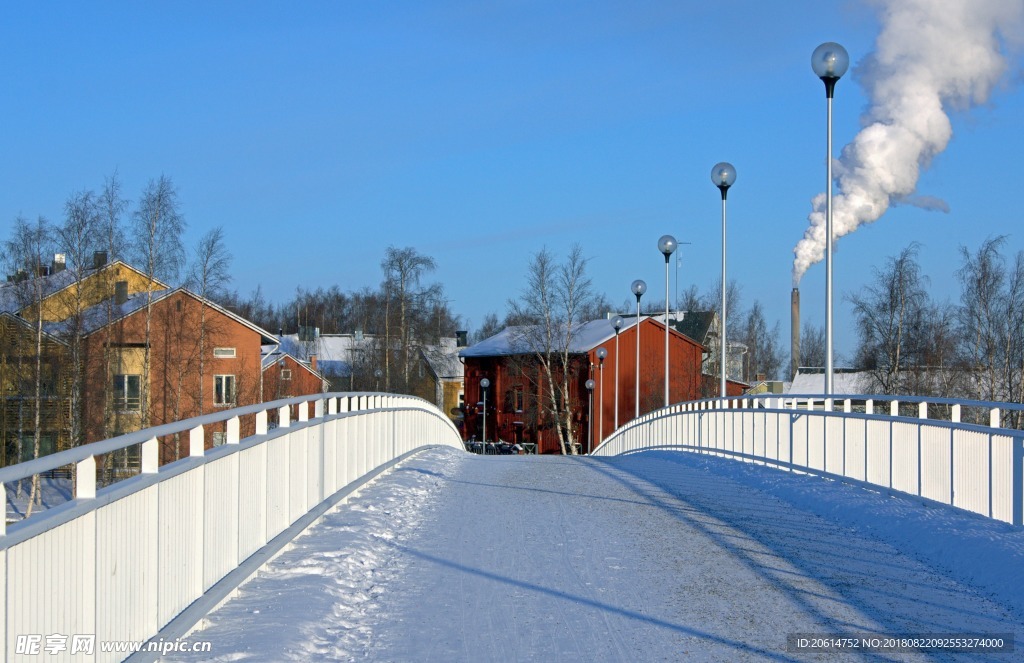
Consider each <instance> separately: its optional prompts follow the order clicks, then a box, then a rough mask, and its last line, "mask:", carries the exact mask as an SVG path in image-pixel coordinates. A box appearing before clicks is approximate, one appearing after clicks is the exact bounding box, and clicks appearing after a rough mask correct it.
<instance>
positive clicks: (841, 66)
mask: <svg viewBox="0 0 1024 663" xmlns="http://www.w3.org/2000/svg"><path fill="white" fill-rule="evenodd" d="M849 66H850V56H849V55H848V54H847V53H846V49H845V48H843V47H842V46H840V45H839V44H837V43H835V42H832V41H829V42H825V43H824V44H822V45H821V46H818V48H816V49H814V53H812V54H811V69H813V70H814V73H815V75H817V76H818V78H820V79H821V80H822V82H823V83H824V84H825V102H826V107H827V111H826V116H827V120H826V123H825V124H826V140H825V144H826V148H825V149H826V155H825V164H826V165H825V179H826V182H825V396H831V395H832V95H833V94H834V92H835V89H836V83H837V82H838V81H839V79H840V78H842V76H843V74H845V73H846V69H847V67H849Z"/></svg>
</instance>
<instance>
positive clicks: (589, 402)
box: [586, 378, 594, 456]
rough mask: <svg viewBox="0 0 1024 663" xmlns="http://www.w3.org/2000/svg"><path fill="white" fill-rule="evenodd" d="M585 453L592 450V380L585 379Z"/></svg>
mask: <svg viewBox="0 0 1024 663" xmlns="http://www.w3.org/2000/svg"><path fill="white" fill-rule="evenodd" d="M586 385H587V455H588V456H589V455H590V452H591V451H593V450H594V380H593V378H591V379H590V380H587V382H586Z"/></svg>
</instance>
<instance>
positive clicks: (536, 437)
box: [460, 317, 742, 453]
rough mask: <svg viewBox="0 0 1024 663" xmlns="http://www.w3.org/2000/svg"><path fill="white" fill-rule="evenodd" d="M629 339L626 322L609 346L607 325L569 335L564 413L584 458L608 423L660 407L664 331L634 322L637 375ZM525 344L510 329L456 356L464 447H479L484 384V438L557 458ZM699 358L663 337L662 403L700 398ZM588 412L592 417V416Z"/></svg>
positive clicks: (733, 386) (698, 352) (543, 387)
mask: <svg viewBox="0 0 1024 663" xmlns="http://www.w3.org/2000/svg"><path fill="white" fill-rule="evenodd" d="M637 332H638V325H637V324H636V318H635V317H634V318H631V319H627V320H626V322H625V325H624V327H623V328H622V329H621V330H620V332H619V334H618V341H617V342H616V334H615V330H614V328H613V327H612V325H611V322H610V321H609V320H605V319H600V320H594V321H591V322H587V323H584V324H581V325H579V326H578V328H577V329H575V330H574V333H573V334H572V339H571V341H570V355H571V360H570V365H569V372H570V379H569V384H570V387H569V403H568V404H567V407H568V408H569V410H570V411H571V413H572V416H571V420H572V422H573V426H574V427H575V433H576V435H575V437H576V439H577V440H579V441H580V447H581V448H580V450H581V451H582V452H584V453H585V452H587V451H588V450H589V449H590V448H592V447H594V446H596V445H597V444H599V443H600V440H601V439H602V437H607V436H608V435H609V434H611V432H612V431H613V430H614V429H615V423H616V419H617V421H618V424H619V425H620V426H621V425H622V424H624V423H626V422H628V421H629V420H630V419H632V418H633V417H634V416H635V415H636V412H637V409H639V412H640V414H645V413H647V412H650V411H652V410H656V409H658V408H660V407H663V406H664V405H665V325H664V323H663V322H662V321H661V320H658V319H656V318H652V317H644V318H641V321H640V324H639V340H640V349H639V350H640V352H639V367H638V366H637V345H636V344H637ZM527 337H528V334H524V333H523V328H517V327H510V328H507V329H505V330H503V331H502V332H501V333H499V334H497V335H495V336H492V337H491V338H489V339H486V340H484V341H481V342H480V343H477V344H476V345H474V346H472V347H469V348H466V349H464V350H463V351H462V352H461V353H460V356H461V357H462V358H463V360H464V361H465V364H466V399H465V403H466V406H465V410H466V412H465V417H466V419H465V426H464V428H463V435H464V437H465V438H466V439H469V438H470V437H474V436H475V437H476V438H477V439H481V437H482V435H483V417H482V416H481V413H482V411H483V403H482V401H483V394H482V391H481V388H480V380H481V379H483V378H487V379H488V380H490V387H489V389H488V390H487V392H488V402H487V415H486V416H487V438H488V439H489V440H493V439H496V438H498V439H502V440H506V441H513V442H519V443H526V444H535V445H536V446H537V451H538V453H557V452H559V450H560V446H559V442H558V431H557V430H556V429H555V428H554V424H553V422H551V421H549V420H548V419H549V417H546V416H544V414H543V412H544V411H545V410H546V408H545V407H542V405H543V404H544V403H545V401H544V400H543V399H548V398H549V396H548V391H547V390H548V385H547V383H546V381H545V380H543V379H541V378H540V377H539V376H540V375H541V371H540V370H539V369H540V364H539V361H538V360H537V359H536V357H535V356H534V355H532V353H531V352H530V351H529V347H530V346H529V343H528V342H526V338H527ZM599 348H604V349H605V351H606V352H607V357H606V358H605V360H604V361H603V362H601V361H599V359H598V357H597V354H598V352H597V351H598V349H599ZM704 351H705V348H704V346H702V345H701V344H700V343H698V342H696V341H694V340H693V339H691V338H689V337H688V336H685V335H683V334H681V333H679V332H678V331H676V330H675V329H671V328H670V329H669V402H670V403H678V402H682V401H690V400H698V399H700V398H703V397H704V396H703V395H702V394H705V393H708V392H707V383H708V382H709V381H713V379H714V378H713V376H705V375H703V374H702V373H701V363H702V359H703V355H704ZM616 366H617V370H618V379H617V380H616ZM638 368H639V375H640V381H639V382H640V389H639V394H638V392H637V379H636V378H637V370H638ZM556 379H559V378H556ZM588 379H593V380H594V383H595V384H594V390H593V394H592V397H593V403H592V404H591V403H590V401H589V396H590V394H588V392H587V389H586V382H587V380H588ZM616 384H617V385H618V389H617V392H618V401H617V402H618V417H617V418H616ZM728 389H729V393H730V395H738V394H740V393H742V385H740V384H739V383H732V382H730V383H729V387H728ZM638 399H639V404H638ZM588 411H592V413H593V414H592V416H591V415H590V414H589V413H588ZM591 421H593V429H592V430H591V427H590V426H591Z"/></svg>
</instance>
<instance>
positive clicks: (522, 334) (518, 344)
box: [459, 316, 661, 357]
mask: <svg viewBox="0 0 1024 663" xmlns="http://www.w3.org/2000/svg"><path fill="white" fill-rule="evenodd" d="M658 324H661V323H660V322H659V323H658ZM635 325H636V316H633V318H632V319H630V318H625V322H624V324H623V327H622V328H621V329H620V330H619V333H622V332H624V331H626V330H627V329H629V328H630V327H633V326H635ZM534 329H535V328H532V327H528V326H513V327H506V328H505V329H503V330H501V331H500V332H498V333H497V334H495V335H494V336H491V337H490V338H486V339H484V340H482V341H480V342H479V343H477V344H476V345H472V346H470V347H468V348H465V349H463V350H462V352H460V353H459V356H460V357H504V356H510V355H521V354H526V353H528V352H531V350H530V349H529V346H530V339H531V332H532V331H533V330H534ZM613 338H615V329H614V328H613V327H612V321H611V320H609V319H607V318H598V319H597V320H591V321H589V322H583V323H580V324H578V325H576V326H575V328H574V329H573V332H572V334H571V335H570V339H569V352H570V353H572V354H583V353H586V352H590V351H591V350H593V349H594V348H596V347H597V346H599V345H601V344H602V343H605V342H607V341H609V340H611V339H613ZM563 339H564V337H561V338H559V339H558V340H563ZM557 349H558V350H559V351H560V350H561V348H560V347H558V348H557Z"/></svg>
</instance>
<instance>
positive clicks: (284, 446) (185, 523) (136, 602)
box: [0, 394, 463, 661]
mask: <svg viewBox="0 0 1024 663" xmlns="http://www.w3.org/2000/svg"><path fill="white" fill-rule="evenodd" d="M310 403H312V404H313V407H314V412H313V413H312V417H310V416H309V414H310V413H309V405H310ZM295 406H297V411H298V421H295V422H292V421H290V420H289V412H290V411H291V409H292V407H295ZM272 410H275V411H277V412H278V417H279V424H278V426H277V427H276V428H273V429H271V430H268V424H267V422H268V416H267V415H268V412H269V411H272ZM243 416H254V417H255V428H256V434H255V435H254V436H252V437H249V438H246V439H244V440H240V439H239V429H240V425H239V421H240V417H243ZM220 422H224V423H223V424H221V423H220ZM214 424H218V425H224V426H225V432H226V435H225V439H226V444H224V445H223V446H218V447H215V448H213V449H210V450H206V449H204V448H203V446H204V445H203V440H204V435H203V431H204V426H212V425H214ZM174 433H183V434H185V435H187V436H188V438H189V440H190V446H189V453H190V456H189V457H187V458H184V459H182V460H180V461H177V462H174V463H172V464H169V465H165V466H163V467H158V466H157V465H158V446H157V445H158V441H157V438H158V437H162V436H165V435H170V434H174ZM133 445H141V466H142V474H140V475H138V476H136V477H133V478H130V479H126V480H124V481H121V482H119V483H116V484H113V485H111V486H109V487H107V488H102V489H100V490H97V489H96V485H97V483H96V465H97V461H96V458H97V456H102V455H103V454H107V453H110V452H113V451H117V450H120V449H125V448H128V447H132V446H133ZM431 445H446V446H452V447H456V448H458V449H462V448H463V445H462V442H461V439H460V437H459V434H458V432H457V431H456V429H455V427H454V426H453V425H452V423H451V422H450V421H449V419H448V418H447V417H445V416H444V415H443V414H442V413H441V412H439V411H438V410H437V408H435V407H434V406H433V405H431V404H429V403H427V402H426V401H423V400H421V399H417V398H412V397H407V396H395V395H385V394H317V395H313V396H307V397H299V398H292V399H286V400H281V401H275V402H272V403H265V404H261V405H255V406H250V407H245V408H238V409H235V410H228V411H224V412H220V413H217V414H214V415H208V416H204V417H197V418H195V419H189V420H186V421H182V422H178V423H174V424H169V425H166V426H160V427H157V428H151V429H148V430H145V431H139V432H136V433H131V434H128V435H124V436H121V437H118V438H115V439H111V440H106V441H103V442H97V443H95V444H90V445H87V446H83V447H79V448H76V449H71V450H68V451H63V452H60V453H57V454H54V455H51V456H47V457H44V458H40V459H38V460H34V461H30V462H27V463H20V464H18V465H14V466H11V467H6V468H2V469H0V483H3V484H7V483H10V482H13V481H17V480H19V479H22V478H26V477H30V476H33V475H35V474H39V473H42V472H47V471H49V470H53V469H56V468H60V467H64V466H67V465H69V464H74V465H75V466H76V467H77V482H76V483H77V494H76V495H75V499H72V500H71V501H69V502H67V503H66V504H63V505H60V506H58V507H55V508H52V509H49V510H47V511H45V512H42V513H40V514H38V515H33V516H32V517H31V518H29V519H27V520H25V521H22V522H19V523H16V524H14V525H11V526H10V527H8V528H6V531H4V530H3V529H0V585H2V587H3V588H4V596H3V600H2V601H0V641H2V642H4V643H5V649H4V655H5V660H8V661H14V660H24V659H25V658H29V659H31V660H35V659H37V658H38V659H40V660H42V659H45V660H47V661H50V660H55V661H57V660H74V661H92V660H96V661H106V660H120V659H122V658H124V657H125V656H126V655H125V654H102V653H100V652H99V651H98V647H96V648H95V649H94V654H93V655H91V656H82V655H75V656H73V657H72V656H71V651H70V649H71V647H70V644H71V638H70V637H67V639H66V640H65V642H66V643H67V644H68V648H67V649H66V650H64V651H62V652H57V654H56V655H52V656H51V655H47V654H46V652H45V650H44V651H43V653H42V654H41V655H40V656H36V657H32V656H29V657H22V656H16V655H15V651H16V647H17V646H18V640H19V636H23V637H22V643H21V644H22V646H25V645H26V642H25V636H33V635H35V636H41V637H42V643H41V645H42V647H45V646H46V644H47V641H46V636H48V635H55V634H56V635H63V636H73V635H95V640H96V641H97V642H100V641H105V642H110V641H126V640H127V641H131V640H134V641H143V640H147V639H149V638H151V637H153V636H154V635H155V634H157V633H158V632H159V631H160V629H161V628H162V627H164V626H165V625H166V624H168V622H170V621H171V620H172V619H174V618H175V616H176V615H178V614H179V613H180V612H182V610H184V609H185V608H186V607H187V606H189V605H190V604H192V603H193V602H194V601H196V600H197V599H199V598H200V597H201V596H203V594H204V592H206V591H207V590H208V589H210V588H211V587H212V586H213V585H214V584H215V583H217V582H218V581H220V580H221V579H222V578H224V577H225V576H226V575H227V574H229V573H231V572H232V571H233V570H235V569H236V568H237V567H239V565H240V564H242V563H243V562H244V561H245V560H246V559H247V558H250V557H251V556H253V557H255V556H254V553H256V552H257V551H259V550H261V549H262V548H263V547H264V546H265V545H266V544H267V543H268V542H270V541H271V540H272V539H274V538H275V537H278V536H279V535H281V534H282V533H283V532H285V531H286V530H287V529H288V528H289V527H291V526H292V525H293V523H296V521H298V520H299V519H300V518H302V517H303V516H304V515H305V514H307V513H308V512H310V511H311V510H314V509H315V508H316V507H318V505H321V504H322V503H324V502H326V501H329V500H330V499H331V496H332V495H336V494H340V493H341V491H343V490H344V488H345V487H346V486H348V485H350V484H352V483H354V482H357V481H358V480H359V479H360V477H363V476H365V475H367V473H370V472H373V471H374V470H375V468H380V467H382V466H384V465H387V464H389V463H391V462H393V461H395V460H396V459H399V458H401V457H402V456H404V455H407V454H408V453H411V452H414V451H415V450H417V449H420V448H423V447H425V446H431ZM321 508H322V507H321ZM0 527H2V525H0Z"/></svg>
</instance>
